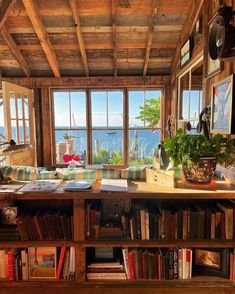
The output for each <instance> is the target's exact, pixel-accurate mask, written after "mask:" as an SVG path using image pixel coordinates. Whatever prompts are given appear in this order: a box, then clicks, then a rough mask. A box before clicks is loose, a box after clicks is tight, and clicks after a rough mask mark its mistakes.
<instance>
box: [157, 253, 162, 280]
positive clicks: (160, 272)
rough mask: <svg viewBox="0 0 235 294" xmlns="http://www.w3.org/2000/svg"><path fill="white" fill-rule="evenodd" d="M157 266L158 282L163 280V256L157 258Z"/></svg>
mask: <svg viewBox="0 0 235 294" xmlns="http://www.w3.org/2000/svg"><path fill="white" fill-rule="evenodd" d="M157 265H158V280H161V276H162V269H161V255H160V254H158V256H157Z"/></svg>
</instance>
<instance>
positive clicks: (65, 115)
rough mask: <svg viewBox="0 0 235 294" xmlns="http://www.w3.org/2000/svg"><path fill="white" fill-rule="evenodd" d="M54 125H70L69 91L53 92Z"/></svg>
mask: <svg viewBox="0 0 235 294" xmlns="http://www.w3.org/2000/svg"><path fill="white" fill-rule="evenodd" d="M54 118H55V127H70V122H71V120H70V112H69V92H54Z"/></svg>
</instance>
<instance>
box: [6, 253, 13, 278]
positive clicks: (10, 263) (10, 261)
mask: <svg viewBox="0 0 235 294" xmlns="http://www.w3.org/2000/svg"><path fill="white" fill-rule="evenodd" d="M7 264H8V271H7V278H8V280H11V281H12V280H14V252H13V251H12V250H9V251H8V252H7Z"/></svg>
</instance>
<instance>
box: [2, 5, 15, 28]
mask: <svg viewBox="0 0 235 294" xmlns="http://www.w3.org/2000/svg"><path fill="white" fill-rule="evenodd" d="M15 2H16V0H3V1H2V3H0V31H1V29H2V27H3V25H4V24H5V22H6V20H7V18H8V16H9V14H10V12H11V9H12V7H13V5H14V4H15Z"/></svg>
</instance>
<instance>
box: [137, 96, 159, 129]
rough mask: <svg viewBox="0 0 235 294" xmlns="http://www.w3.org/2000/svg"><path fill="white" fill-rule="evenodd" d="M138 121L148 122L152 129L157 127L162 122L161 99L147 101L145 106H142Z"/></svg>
mask: <svg viewBox="0 0 235 294" xmlns="http://www.w3.org/2000/svg"><path fill="white" fill-rule="evenodd" d="M136 119H140V120H141V121H143V122H144V121H145V122H147V124H148V125H147V127H150V128H152V127H153V126H155V125H157V124H158V123H159V122H160V97H158V98H150V99H148V100H146V102H145V105H144V106H140V110H139V116H137V117H136Z"/></svg>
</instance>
